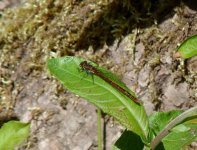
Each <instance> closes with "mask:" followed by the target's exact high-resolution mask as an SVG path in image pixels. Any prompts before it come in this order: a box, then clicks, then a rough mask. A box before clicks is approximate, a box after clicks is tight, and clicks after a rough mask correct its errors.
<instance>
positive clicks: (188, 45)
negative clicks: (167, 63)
mask: <svg viewBox="0 0 197 150" xmlns="http://www.w3.org/2000/svg"><path fill="white" fill-rule="evenodd" d="M178 53H180V55H181V57H182V58H190V57H193V56H196V55H197V35H194V36H192V37H189V38H188V39H186V40H185V41H184V42H183V43H182V44H181V45H180V46H179V48H178Z"/></svg>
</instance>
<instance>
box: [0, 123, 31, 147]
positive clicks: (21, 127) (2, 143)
mask: <svg viewBox="0 0 197 150" xmlns="http://www.w3.org/2000/svg"><path fill="white" fill-rule="evenodd" d="M29 130H30V124H29V123H22V122H19V121H9V122H8V123H5V124H4V125H3V126H2V127H1V129H0V150H13V149H14V148H15V147H16V146H18V145H19V144H21V143H22V142H23V141H24V140H25V139H26V138H27V137H28V135H29V132H30V131H29Z"/></svg>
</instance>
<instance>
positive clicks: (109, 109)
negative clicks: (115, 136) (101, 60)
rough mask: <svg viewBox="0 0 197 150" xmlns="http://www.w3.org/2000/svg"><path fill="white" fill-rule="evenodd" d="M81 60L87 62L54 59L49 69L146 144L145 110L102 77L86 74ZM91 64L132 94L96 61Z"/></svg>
mask: <svg viewBox="0 0 197 150" xmlns="http://www.w3.org/2000/svg"><path fill="white" fill-rule="evenodd" d="M82 61H84V59H82V58H77V57H70V56H66V57H63V58H56V59H55V58H54V59H51V60H49V61H48V68H49V70H50V72H51V73H52V74H53V75H54V76H55V77H56V78H57V79H59V80H60V81H61V82H62V83H63V85H64V86H65V87H66V88H67V89H68V90H70V91H72V92H73V93H75V94H77V95H79V96H81V97H83V98H85V99H86V100H88V101H89V102H91V103H93V104H94V105H96V106H97V107H99V108H100V109H101V110H103V111H104V112H105V113H108V114H110V115H112V116H113V117H115V118H116V119H118V120H119V121H120V122H121V123H122V124H123V125H125V126H126V127H127V128H128V129H129V130H131V131H133V132H134V133H136V134H138V135H140V136H141V138H142V139H143V140H144V141H146V142H147V136H148V133H149V130H148V129H149V127H148V119H147V115H146V113H145V110H144V107H143V106H141V105H139V104H136V103H135V102H134V101H132V100H131V99H129V98H128V97H127V96H126V95H125V94H123V93H122V92H120V91H119V90H117V89H116V88H114V87H113V86H112V85H110V84H109V83H107V82H105V81H104V80H103V79H101V78H100V77H98V76H96V75H93V76H91V75H87V72H85V71H81V68H80V66H79V65H80V63H81V62H82ZM88 63H90V64H91V65H93V66H95V67H96V68H97V69H98V70H99V71H100V72H102V74H104V75H105V76H106V77H107V78H109V79H111V80H112V81H113V82H115V83H117V84H118V85H120V86H121V87H122V88H124V89H127V90H128V91H129V92H130V93H131V94H133V93H132V92H131V91H130V90H129V89H128V88H127V87H126V86H125V84H124V83H122V82H121V81H120V80H119V79H118V78H117V77H116V76H115V75H113V74H112V73H111V72H109V71H107V70H105V69H104V68H102V67H98V66H96V64H94V63H93V62H88Z"/></svg>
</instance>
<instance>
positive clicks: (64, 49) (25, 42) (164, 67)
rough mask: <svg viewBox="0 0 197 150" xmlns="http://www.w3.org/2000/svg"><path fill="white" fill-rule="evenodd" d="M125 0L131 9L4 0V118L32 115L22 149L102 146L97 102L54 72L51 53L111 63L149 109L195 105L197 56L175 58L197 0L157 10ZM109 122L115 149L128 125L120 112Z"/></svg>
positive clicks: (192, 30) (192, 23)
mask: <svg viewBox="0 0 197 150" xmlns="http://www.w3.org/2000/svg"><path fill="white" fill-rule="evenodd" d="M5 2H6V1H5ZM124 2H125V4H126V6H128V7H129V9H128V10H127V9H126V7H125V5H123V4H122V3H121V2H120V3H118V4H117V3H116V2H114V1H113V0H112V1H110V2H101V1H94V0H84V1H77V0H76V1H67V2H63V1H62V2H59V1H57V2H56V3H55V2H53V1H50V0H48V1H45V2H43V3H42V2H36V1H35V0H31V1H29V2H28V3H26V4H24V3H17V5H16V4H13V5H11V4H10V5H6V4H5V5H4V6H3V3H2V5H1V6H2V8H1V9H2V17H1V18H0V28H1V30H0V58H1V59H0V78H1V81H0V103H1V107H0V119H1V122H2V121H6V120H10V119H13V118H18V119H20V120H21V121H29V122H31V135H30V137H29V138H28V140H27V141H26V142H25V143H23V145H22V146H20V147H19V148H18V149H21V150H23V149H31V150H34V149H35V150H42V149H48V150H56V149H57V150H63V149H65V150H94V149H97V127H96V125H97V123H96V122H97V116H96V108H95V107H94V106H93V105H91V104H89V103H88V102H87V101H85V100H84V99H81V98H79V97H78V96H76V95H74V94H73V93H70V92H69V91H67V90H66V89H64V88H63V86H62V85H61V84H60V83H59V81H57V80H56V79H54V78H53V77H51V75H50V74H49V72H48V71H47V67H46V61H47V59H48V58H51V57H60V56H64V55H75V56H80V57H83V58H86V59H91V60H93V61H95V62H97V63H98V64H99V65H101V66H104V67H106V68H107V69H109V70H111V71H112V72H114V73H116V74H117V75H118V76H119V77H120V78H122V80H123V81H124V83H126V84H127V86H128V87H129V88H130V89H132V90H133V91H135V92H136V95H138V98H139V99H141V100H142V101H143V103H144V106H145V109H146V112H147V113H148V114H151V113H153V112H155V111H170V110H174V109H182V110H187V109H189V108H191V107H193V106H194V105H196V103H197V102H196V101H197V72H196V70H197V65H196V64H197V57H193V58H191V59H188V60H181V59H175V58H173V54H174V53H175V52H176V48H177V46H178V45H179V44H180V43H181V42H182V41H183V40H184V39H186V38H187V37H189V36H191V35H194V34H197V7H196V3H195V1H194V0H193V1H191V0H190V1H187V2H180V1H178V2H177V1H174V2H173V3H169V4H165V5H159V4H162V1H161V2H160V1H158V4H157V3H156V4H152V7H151V8H152V10H151V15H144V14H147V12H141V11H140V10H141V9H140V7H145V8H147V11H148V8H149V7H148V6H141V5H139V6H138V5H132V4H130V5H128V3H129V2H127V1H126V0H125V1H124ZM145 2H146V1H145ZM120 4H121V5H120ZM139 4H142V3H139ZM6 6H12V8H6ZM13 6H15V7H13ZM153 6H154V7H153ZM157 7H158V8H157ZM44 8H45V9H44ZM44 10H45V11H44ZM144 10H146V9H144ZM117 12H118V13H117ZM73 16H74V17H73ZM103 122H105V123H106V126H105V131H106V133H105V135H106V138H105V139H106V141H105V142H106V145H105V146H106V149H109V148H110V146H111V145H112V144H113V143H114V142H115V141H116V140H117V139H118V137H119V136H120V135H121V132H122V131H123V130H124V128H123V127H122V126H121V125H120V124H119V123H118V122H116V121H114V120H113V118H109V117H105V118H104V119H103ZM195 147H196V146H195V143H193V145H192V146H190V148H189V149H194V148H195Z"/></svg>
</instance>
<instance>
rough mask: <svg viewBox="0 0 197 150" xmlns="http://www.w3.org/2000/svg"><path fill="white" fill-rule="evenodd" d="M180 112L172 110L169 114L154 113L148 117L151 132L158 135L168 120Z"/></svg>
mask: <svg viewBox="0 0 197 150" xmlns="http://www.w3.org/2000/svg"><path fill="white" fill-rule="evenodd" d="M181 112H182V111H180V110H173V111H170V112H156V113H153V114H152V115H151V116H150V117H149V124H150V128H151V129H152V131H154V133H155V134H158V133H159V132H160V131H161V130H162V129H163V128H164V127H165V126H166V125H167V124H168V123H169V121H170V120H172V119H174V118H175V117H177V116H178V115H179V114H181Z"/></svg>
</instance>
